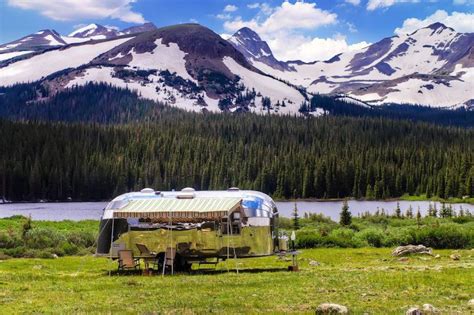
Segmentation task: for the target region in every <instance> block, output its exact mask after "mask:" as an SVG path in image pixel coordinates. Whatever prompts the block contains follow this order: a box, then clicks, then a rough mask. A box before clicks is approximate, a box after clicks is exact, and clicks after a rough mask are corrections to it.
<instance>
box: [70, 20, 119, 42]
mask: <svg viewBox="0 0 474 315" xmlns="http://www.w3.org/2000/svg"><path fill="white" fill-rule="evenodd" d="M117 34H118V31H117V30H116V29H113V28H110V27H105V26H102V25H100V24H95V23H93V24H89V25H87V26H84V27H81V28H79V29H77V30H75V31H74V32H72V33H71V34H69V35H68V37H75V38H90V39H109V38H112V37H117Z"/></svg>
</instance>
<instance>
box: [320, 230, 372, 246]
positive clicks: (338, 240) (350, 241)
mask: <svg viewBox="0 0 474 315" xmlns="http://www.w3.org/2000/svg"><path fill="white" fill-rule="evenodd" d="M354 236H355V233H354V231H353V230H351V229H347V228H339V229H335V230H332V231H331V233H329V235H328V236H327V238H326V245H327V246H328V247H343V248H346V247H363V246H364V243H363V242H361V241H360V240H357V239H355V237H354Z"/></svg>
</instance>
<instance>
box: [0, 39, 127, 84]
mask: <svg viewBox="0 0 474 315" xmlns="http://www.w3.org/2000/svg"><path fill="white" fill-rule="evenodd" d="M129 39H130V38H120V39H116V40H110V41H107V42H102V43H95V44H89V43H86V44H82V45H79V46H71V47H68V48H66V49H62V50H51V51H47V52H44V53H42V54H38V55H35V56H32V57H31V58H28V59H25V60H19V61H17V62H13V63H10V64H8V65H7V66H5V67H3V68H0V77H1V83H0V84H1V85H3V86H7V85H13V84H15V83H22V82H33V81H37V80H40V79H41V78H43V77H46V76H48V75H50V74H53V73H55V72H57V71H60V70H64V69H67V68H75V67H79V66H80V65H83V64H86V63H88V62H90V61H91V60H92V59H94V58H95V57H97V56H98V55H100V54H102V53H104V52H106V51H108V50H110V49H112V48H113V47H115V46H117V45H120V44H122V43H124V42H126V41H127V40H129Z"/></svg>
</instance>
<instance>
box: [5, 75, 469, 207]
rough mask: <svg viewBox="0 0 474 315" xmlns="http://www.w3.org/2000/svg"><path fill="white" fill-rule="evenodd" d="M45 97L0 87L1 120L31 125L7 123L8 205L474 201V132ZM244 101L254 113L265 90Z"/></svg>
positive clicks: (82, 91)
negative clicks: (215, 198)
mask: <svg viewBox="0 0 474 315" xmlns="http://www.w3.org/2000/svg"><path fill="white" fill-rule="evenodd" d="M122 74H123V73H122ZM145 74H146V73H145ZM124 75H125V74H124ZM170 75H171V74H170ZM211 79H212V80H213V82H214V81H216V82H217V83H219V85H222V84H224V85H226V84H227V83H225V82H224V81H222V80H221V79H222V78H213V77H212V75H211ZM214 79H215V80H214ZM221 81H222V82H221ZM39 89H43V90H44V89H45V88H44V87H42V86H37V85H33V86H30V85H20V86H15V87H11V88H5V89H3V90H0V93H1V92H3V91H5V94H2V97H1V98H0V116H1V117H8V118H10V119H21V120H25V121H22V122H9V121H0V130H1V131H0V135H1V136H0V147H1V148H2V150H1V152H0V198H1V197H4V198H6V199H8V200H38V199H48V200H66V199H68V198H69V197H71V198H72V199H74V200H104V199H110V198H112V197H114V196H115V195H117V194H120V193H123V192H127V191H130V190H135V189H139V188H143V187H144V186H151V187H153V188H155V189H157V190H170V189H179V188H182V187H187V186H192V187H195V188H197V189H225V188H228V187H230V186H237V187H241V188H246V189H255V190H262V191H264V192H265V193H269V194H272V195H273V196H275V197H278V198H285V199H289V198H301V197H302V198H345V197H354V198H364V197H365V198H367V199H374V198H389V197H399V196H402V195H404V194H408V195H410V196H416V195H420V194H421V193H423V194H424V193H425V192H427V191H430V195H432V196H433V198H448V199H449V198H458V199H459V200H460V199H461V198H463V197H466V198H467V199H466V200H470V199H469V197H471V198H472V197H473V196H474V184H473V183H474V130H472V129H460V128H454V127H441V126H435V125H428V124H424V123H415V122H412V121H402V120H389V119H381V118H349V117H334V116H325V117H319V118H310V117H308V118H300V117H293V116H277V115H272V116H271V117H270V116H265V115H253V114H239V115H231V114H211V113H206V114H202V115H201V114H195V113H188V112H183V111H180V110H177V109H173V108H170V107H168V106H165V105H163V104H158V103H155V102H152V101H147V100H143V99H137V98H138V95H137V94H136V93H134V92H132V91H129V90H121V89H118V88H113V87H110V86H108V85H105V84H98V85H97V84H89V85H87V86H86V87H75V88H72V89H70V90H68V91H66V92H61V93H58V94H56V95H55V96H54V97H52V98H48V101H40V102H30V101H31V100H32V99H33V98H34V97H36V96H37V92H38V90H39ZM43 90H41V93H42V94H41V95H42V96H46V95H48V91H47V90H44V91H43ZM234 96H235V97H236V98H237V99H240V100H239V102H242V103H244V104H246V105H244V106H251V104H250V103H251V99H252V98H255V93H254V92H253V91H245V90H242V91H236V92H235V93H234V94H233V96H232V97H234ZM320 101H321V100H320ZM223 102H224V103H225V101H223ZM19 104H23V105H19ZM91 104H93V105H94V106H91ZM221 105H222V106H224V107H226V106H230V103H229V104H221ZM255 106H259V104H257V105H255ZM265 106H276V104H274V105H271V104H268V102H267V101H265ZM41 120H43V121H45V120H46V121H62V122H88V124H84V123H82V124H69V125H66V124H64V123H44V122H43V123H42V122H37V121H41ZM34 121H36V122H34ZM95 123H105V124H110V123H127V124H126V125H97V124H95ZM440 152H449V153H450V154H442V153H440ZM423 196H424V197H426V195H423Z"/></svg>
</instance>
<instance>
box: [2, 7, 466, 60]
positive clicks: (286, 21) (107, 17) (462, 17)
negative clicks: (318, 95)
mask: <svg viewBox="0 0 474 315" xmlns="http://www.w3.org/2000/svg"><path fill="white" fill-rule="evenodd" d="M144 22H153V23H154V24H155V25H156V26H158V27H160V26H166V25H171V24H178V23H189V22H195V23H200V24H202V25H204V26H207V27H209V28H211V29H212V30H213V31H215V32H216V33H218V34H220V35H221V36H223V37H227V36H230V35H231V34H233V33H234V32H235V31H237V30H238V29H239V28H241V27H244V26H248V27H250V28H252V29H253V30H255V31H256V32H257V33H258V34H259V35H260V36H261V37H262V38H263V39H264V40H266V41H267V42H268V43H269V45H270V48H271V49H272V50H273V53H274V54H275V56H276V57H277V58H278V59H281V60H295V59H300V60H304V61H314V60H325V59H329V58H331V57H332V56H334V55H335V54H337V53H340V52H343V51H348V50H356V49H360V48H363V47H365V46H367V45H369V44H370V43H374V42H377V41H379V40H381V39H382V38H384V37H389V36H394V35H398V34H405V33H410V32H413V31H414V30H416V29H418V28H421V27H425V26H428V25H429V24H431V23H434V22H441V23H444V24H446V25H447V26H450V27H452V28H454V29H455V30H456V31H458V32H474V0H307V1H296V0H228V1H227V0H0V43H6V42H9V41H13V40H15V39H18V38H21V37H23V36H26V35H28V34H30V33H34V32H37V31H38V30H40V29H54V30H56V31H57V32H59V33H60V34H63V35H67V34H69V33H71V32H72V31H74V30H75V29H77V28H80V27H81V26H84V25H87V24H89V23H98V24H102V25H105V26H113V27H117V28H119V29H122V28H125V27H129V26H132V25H137V24H141V23H144Z"/></svg>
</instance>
